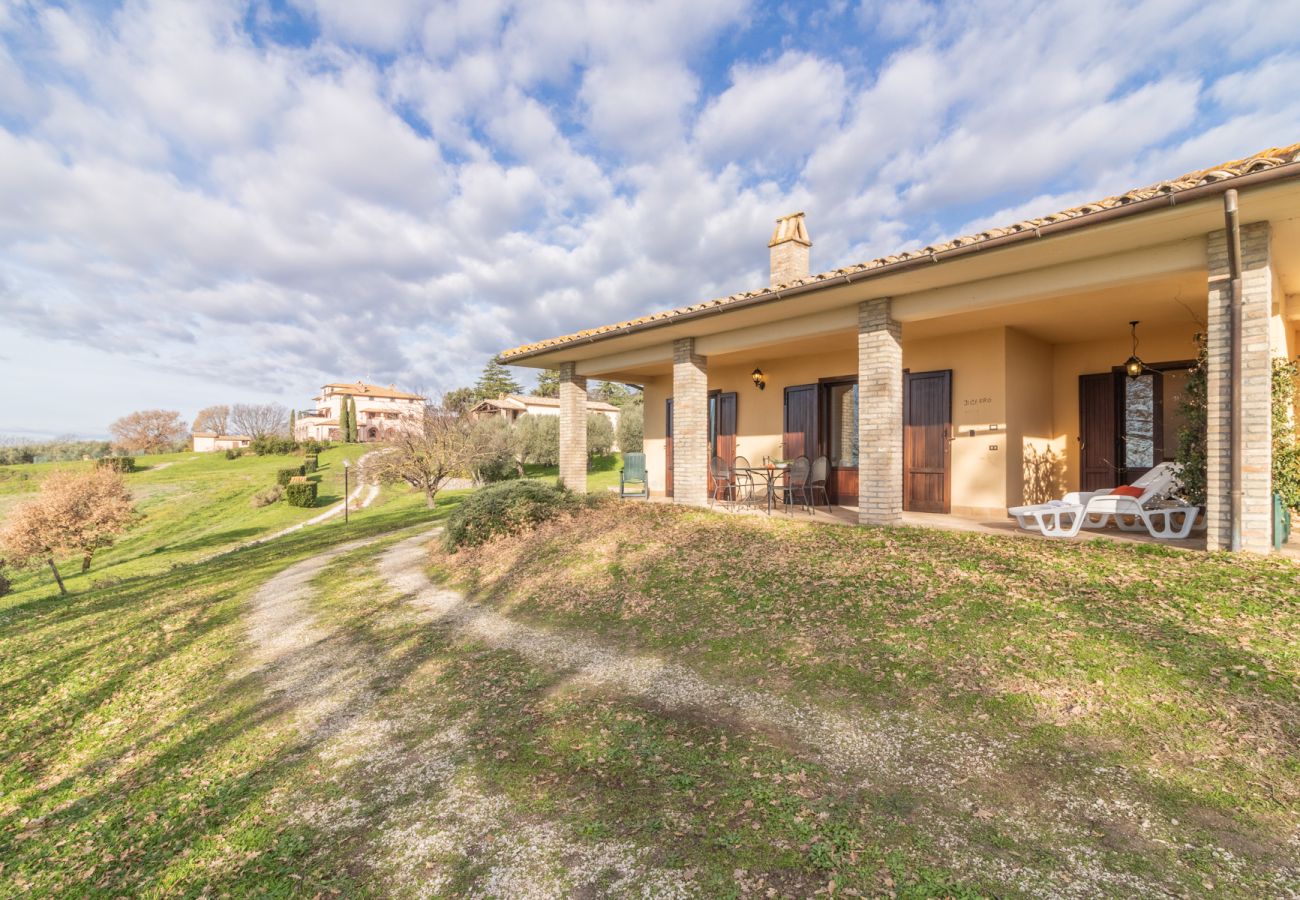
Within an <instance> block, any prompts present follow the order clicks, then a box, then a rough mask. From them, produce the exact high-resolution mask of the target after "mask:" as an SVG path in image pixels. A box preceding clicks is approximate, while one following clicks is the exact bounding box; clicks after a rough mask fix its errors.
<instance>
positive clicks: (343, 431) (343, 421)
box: [339, 397, 352, 444]
mask: <svg viewBox="0 0 1300 900" xmlns="http://www.w3.org/2000/svg"><path fill="white" fill-rule="evenodd" d="M349 399H350V398H348V397H344V398H343V402H342V403H340V404H339V437H340V438H341V439H342V440H343V443H345V444H346V443H347V442H348V441H349V440H350V438H349V437H348V435H349V434H351V433H352V426H351V425H350V424H349V423H348V414H349V410H348V400H349Z"/></svg>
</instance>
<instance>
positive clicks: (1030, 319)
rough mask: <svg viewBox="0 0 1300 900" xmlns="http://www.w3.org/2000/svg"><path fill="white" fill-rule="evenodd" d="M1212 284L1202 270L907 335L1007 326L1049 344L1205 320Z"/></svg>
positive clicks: (952, 319) (959, 317)
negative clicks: (1132, 326) (1136, 325)
mask: <svg viewBox="0 0 1300 900" xmlns="http://www.w3.org/2000/svg"><path fill="white" fill-rule="evenodd" d="M1205 318H1206V284H1205V275H1204V273H1202V272H1186V273H1180V274H1177V275H1170V276H1166V277H1164V278H1157V279H1152V280H1149V281H1144V282H1137V283H1132V284H1125V285H1120V286H1116V287H1111V288H1106V289H1103V290H1095V291H1085V292H1082V293H1078V294H1071V295H1069V296H1066V297H1053V298H1051V299H1047V300H1037V301H1033V302H1028V303H1018V304H1015V305H1013V306H1002V307H997V308H994V309H982V310H975V311H972V312H967V313H958V314H956V315H949V316H943V317H941V318H934V319H924V320H921V321H916V322H906V323H904V325H903V338H904V340H923V339H925V338H934V337H942V336H945V335H952V334H960V333H962V332H966V331H978V330H981V329H985V328H995V327H1001V326H1006V327H1010V328H1015V329H1017V330H1019V331H1023V332H1025V333H1027V334H1029V335H1031V336H1033V337H1035V338H1037V339H1039V340H1041V341H1046V342H1047V343H1049V344H1068V343H1075V342H1080V341H1092V340H1101V339H1103V338H1108V337H1114V336H1116V335H1117V334H1118V335H1123V334H1127V333H1128V330H1129V329H1128V323H1129V322H1130V321H1132V320H1134V319H1138V320H1140V321H1141V322H1142V327H1143V328H1158V327H1160V326H1161V325H1186V324H1188V323H1189V322H1200V323H1204V322H1205Z"/></svg>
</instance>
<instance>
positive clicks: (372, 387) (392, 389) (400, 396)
mask: <svg viewBox="0 0 1300 900" xmlns="http://www.w3.org/2000/svg"><path fill="white" fill-rule="evenodd" d="M322 387H323V388H333V389H334V390H335V391H337V392H339V393H344V392H346V393H348V394H351V395H353V396H355V397H385V398H388V399H392V400H423V399H424V398H423V397H421V396H420V395H419V394H411V393H407V392H406V391H399V390H398V389H397V387H396V386H395V385H391V384H390V385H389V386H388V387H384V386H383V385H379V384H367V383H366V382H364V381H351V382H347V381H335V382H331V383H330V384H326V385H322Z"/></svg>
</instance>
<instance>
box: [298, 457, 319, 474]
mask: <svg viewBox="0 0 1300 900" xmlns="http://www.w3.org/2000/svg"><path fill="white" fill-rule="evenodd" d="M319 468H320V463H319V461H318V460H317V459H316V457H314V456H308V457H307V458H306V459H304V460H303V461H302V470H303V472H304V473H306V474H307V475H310V474H311V473H312V472H315V471H316V470H317V469H319Z"/></svg>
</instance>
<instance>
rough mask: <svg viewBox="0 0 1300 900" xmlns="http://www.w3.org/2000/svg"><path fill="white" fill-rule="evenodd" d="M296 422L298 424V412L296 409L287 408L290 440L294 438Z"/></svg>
mask: <svg viewBox="0 0 1300 900" xmlns="http://www.w3.org/2000/svg"><path fill="white" fill-rule="evenodd" d="M297 424H298V412H297V411H296V410H292V409H291V410H289V439H290V440H294V439H295V434H294V433H295V432H296V431H297V427H296V426H297Z"/></svg>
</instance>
